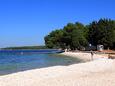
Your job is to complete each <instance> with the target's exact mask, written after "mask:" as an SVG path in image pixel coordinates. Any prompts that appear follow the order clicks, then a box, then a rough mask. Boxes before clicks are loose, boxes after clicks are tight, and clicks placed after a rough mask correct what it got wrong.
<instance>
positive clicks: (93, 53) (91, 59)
mask: <svg viewBox="0 0 115 86" xmlns="http://www.w3.org/2000/svg"><path fill="white" fill-rule="evenodd" d="M93 55H94V53H93V51H91V60H93Z"/></svg>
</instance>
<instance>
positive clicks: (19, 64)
mask: <svg viewBox="0 0 115 86" xmlns="http://www.w3.org/2000/svg"><path fill="white" fill-rule="evenodd" d="M57 52H59V51H57V50H0V75H4V74H10V73H14V72H18V71H25V70H30V69H36V68H44V67H50V66H59V65H62V66H66V65H70V64H74V63H79V62H81V60H79V59H75V58H70V57H66V56H61V55H57V54H56V53H57Z"/></svg>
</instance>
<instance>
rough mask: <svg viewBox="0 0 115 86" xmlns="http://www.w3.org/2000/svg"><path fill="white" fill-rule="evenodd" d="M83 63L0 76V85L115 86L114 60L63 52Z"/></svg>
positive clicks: (86, 54)
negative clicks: (92, 58)
mask: <svg viewBox="0 0 115 86" xmlns="http://www.w3.org/2000/svg"><path fill="white" fill-rule="evenodd" d="M62 55H66V56H71V57H75V58H80V59H82V60H84V61H86V62H85V63H78V64H73V65H69V66H54V67H47V68H41V69H33V70H27V71H23V72H17V73H13V74H9V75H4V76H0V86H115V80H114V79H115V60H112V59H107V57H106V56H103V55H98V54H94V56H93V57H94V60H93V61H91V55H90V53H81V52H64V53H62Z"/></svg>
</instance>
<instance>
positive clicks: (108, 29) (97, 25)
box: [44, 19, 115, 50]
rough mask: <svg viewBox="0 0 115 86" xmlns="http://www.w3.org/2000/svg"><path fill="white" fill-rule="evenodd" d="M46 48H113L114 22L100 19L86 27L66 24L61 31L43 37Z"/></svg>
mask: <svg viewBox="0 0 115 86" xmlns="http://www.w3.org/2000/svg"><path fill="white" fill-rule="evenodd" d="M44 39H45V44H46V46H47V47H48V48H63V49H64V48H71V49H72V50H75V49H81V48H82V47H87V46H88V45H89V44H92V45H94V46H97V45H98V44H102V45H104V47H105V48H112V49H114V48H115V20H111V19H100V20H99V21H92V22H91V23H90V24H88V25H84V24H82V23H80V22H76V23H68V24H67V25H66V26H64V27H63V28H62V29H56V30H55V31H52V32H51V33H49V34H48V35H47V36H45V38H44Z"/></svg>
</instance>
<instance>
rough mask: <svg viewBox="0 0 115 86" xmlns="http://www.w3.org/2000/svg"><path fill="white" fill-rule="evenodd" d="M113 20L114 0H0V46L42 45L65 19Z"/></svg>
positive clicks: (114, 13) (61, 26)
mask: <svg viewBox="0 0 115 86" xmlns="http://www.w3.org/2000/svg"><path fill="white" fill-rule="evenodd" d="M100 18H111V19H113V20H115V0H0V47H1V48H2V47H12V46H36V45H44V36H46V35H47V34H48V33H49V32H51V31H52V30H55V29H60V28H63V27H64V25H66V24H67V23H70V22H71V23H75V22H77V21H79V22H81V23H83V24H89V23H91V22H92V21H93V20H99V19H100Z"/></svg>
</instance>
